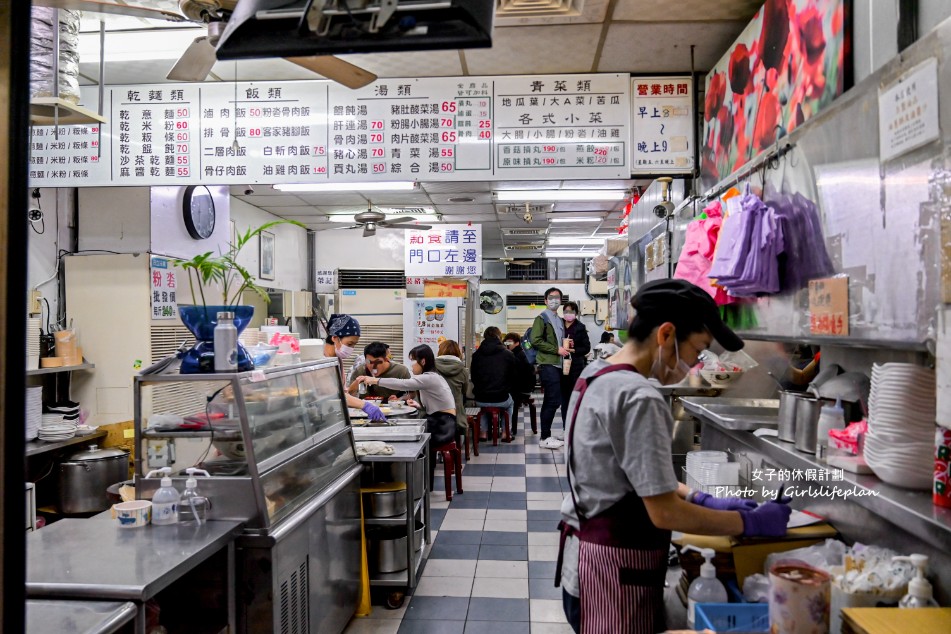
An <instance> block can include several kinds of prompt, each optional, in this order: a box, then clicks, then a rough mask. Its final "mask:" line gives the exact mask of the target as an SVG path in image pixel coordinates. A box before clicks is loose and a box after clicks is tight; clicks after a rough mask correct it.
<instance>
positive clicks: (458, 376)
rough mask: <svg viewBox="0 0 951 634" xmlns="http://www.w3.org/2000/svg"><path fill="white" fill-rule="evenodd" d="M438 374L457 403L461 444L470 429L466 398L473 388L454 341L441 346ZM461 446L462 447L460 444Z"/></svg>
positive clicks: (437, 363)
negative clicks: (444, 380) (447, 385)
mask: <svg viewBox="0 0 951 634" xmlns="http://www.w3.org/2000/svg"><path fill="white" fill-rule="evenodd" d="M436 372H438V373H439V374H440V375H442V378H444V379H446V383H448V384H449V389H450V390H452V397H453V399H455V401H456V441H457V442H459V436H462V437H463V438H465V435H466V429H467V428H468V427H469V423H468V421H467V419H466V406H465V398H466V394H468V393H469V390H470V389H471V386H470V383H469V370H468V369H466V364H465V362H464V361H463V360H462V349H461V348H460V347H459V344H458V343H457V342H455V341H453V340H452V339H447V340H446V341H443V342H442V343H441V344H439V356H437V357H436ZM460 446H462V445H461V444H460Z"/></svg>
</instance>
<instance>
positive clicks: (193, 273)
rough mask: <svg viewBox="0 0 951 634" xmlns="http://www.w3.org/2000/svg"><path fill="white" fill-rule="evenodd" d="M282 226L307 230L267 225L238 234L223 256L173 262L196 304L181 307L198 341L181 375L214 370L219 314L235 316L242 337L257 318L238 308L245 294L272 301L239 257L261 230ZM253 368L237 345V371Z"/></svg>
mask: <svg viewBox="0 0 951 634" xmlns="http://www.w3.org/2000/svg"><path fill="white" fill-rule="evenodd" d="M282 224H292V225H296V226H298V227H304V225H302V224H301V223H299V222H295V221H293V220H275V221H273V222H267V223H265V224H263V225H261V226H260V227H258V228H257V229H251V228H248V230H247V231H245V232H244V233H240V232H239V233H238V235H237V239H236V242H233V243H232V242H229V243H228V250H227V251H225V252H224V253H221V252H219V253H218V255H215V253H214V251H208V252H206V253H201V254H199V255H196V256H195V257H193V258H190V259H188V260H182V259H176V260H173V263H174V264H175V266H178V267H181V268H182V269H183V270H184V271H185V274H186V275H187V276H188V288H189V290H190V291H191V296H192V302H193V304H194V305H192V306H179V308H178V312H179V315H180V316H181V318H182V323H183V324H185V327H186V328H188V330H189V331H191V333H192V334H193V335H195V339H196V343H195V345H194V346H193V347H192V348H191V349H190V350H189V351H188V352H186V353H185V356H184V357H183V358H182V367H181V372H182V374H194V373H196V372H209V371H211V369H210V368H211V367H213V359H214V351H215V350H214V333H215V326H216V325H217V324H218V313H219V312H233V313H234V325H235V328H237V329H238V335H240V334H241V332H242V331H243V330H244V329H245V328H247V326H248V324H249V323H250V322H251V317H252V316H253V315H254V306H248V305H238V302H239V301H241V297H242V294H243V293H244V292H245V291H252V292H254V293H256V294H257V295H258V296H260V297H261V298H262V299H263V300H264V301H265V302H267V301H268V300H269V298H268V295H267V293H266V292H265V291H264V289H263V288H261V287H260V286H258V284H257V281H256V279H255V277H254V275H252V274H251V272H250V271H248V269H247V268H246V267H244V266H242V265H241V264H239V263H238V255H239V254H240V253H241V250H242V249H243V248H244V247H245V246H246V245H247V244H248V243H249V242H251V240H252V239H254V238H259V237H260V235H261V232H262V231H267V230H268V229H270V228H271V227H274V226H276V225H282ZM196 290H197V294H196ZM219 297H220V303H216V304H209V303H208V300H209V299H212V301H214V300H216V299H218V298H219ZM203 360H204V361H203ZM253 367H254V363H253V362H252V361H251V357H250V356H249V355H248V351H247V350H246V349H245V348H244V346H242V345H241V344H240V343H238V371H239V372H243V371H245V370H250V369H252V368H253Z"/></svg>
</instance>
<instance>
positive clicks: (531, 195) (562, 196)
mask: <svg viewBox="0 0 951 634" xmlns="http://www.w3.org/2000/svg"><path fill="white" fill-rule="evenodd" d="M629 195H630V194H629V193H628V191H627V190H624V189H619V190H613V189H512V190H504V191H497V192H495V199H496V200H497V201H499V202H525V201H526V200H527V201H537V200H551V201H576V202H588V201H599V200H624V199H625V198H627V197H628V196H629Z"/></svg>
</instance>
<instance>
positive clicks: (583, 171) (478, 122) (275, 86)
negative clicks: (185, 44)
mask: <svg viewBox="0 0 951 634" xmlns="http://www.w3.org/2000/svg"><path fill="white" fill-rule="evenodd" d="M83 96H84V99H85V101H86V102H87V104H89V103H95V100H96V98H97V97H96V96H95V92H94V89H92V90H90V89H86V90H84V92H83ZM104 100H105V104H104V105H105V108H104V112H105V113H106V116H107V117H108V122H107V123H105V124H102V125H99V124H96V125H71V126H60V127H59V129H58V134H54V132H57V131H54V129H53V127H52V126H34V127H33V133H32V142H31V145H30V149H31V165H30V180H31V186H34V187H82V186H110V185H118V186H122V185H144V186H150V185H190V184H198V183H205V184H207V183H209V182H214V183H215V184H218V185H227V184H235V185H246V184H251V183H262V184H271V183H308V182H372V181H375V180H411V179H425V180H463V181H464V180H484V179H494V178H499V179H526V180H540V179H558V178H584V179H591V178H627V177H629V176H630V172H631V169H630V155H631V151H630V138H629V137H630V125H631V124H630V121H631V110H630V79H629V76H628V75H624V74H596V75H564V76H540V77H539V76H512V77H456V78H453V77H441V78H410V79H379V80H377V81H376V82H374V83H373V84H371V85H369V86H367V87H365V88H362V89H359V90H350V89H348V88H346V87H344V86H341V85H340V84H337V83H335V82H330V81H294V82H290V81H285V82H237V83H225V82H221V83H201V84H161V85H151V86H109V87H106V89H105V96H104ZM56 137H58V138H56Z"/></svg>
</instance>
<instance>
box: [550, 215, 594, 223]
mask: <svg viewBox="0 0 951 634" xmlns="http://www.w3.org/2000/svg"><path fill="white" fill-rule="evenodd" d="M549 220H551V221H552V222H602V221H603V220H604V219H603V218H598V217H597V216H595V217H591V216H585V217H584V218H549Z"/></svg>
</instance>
